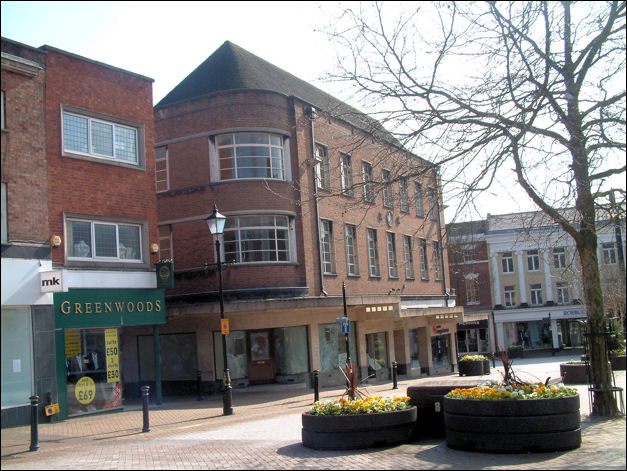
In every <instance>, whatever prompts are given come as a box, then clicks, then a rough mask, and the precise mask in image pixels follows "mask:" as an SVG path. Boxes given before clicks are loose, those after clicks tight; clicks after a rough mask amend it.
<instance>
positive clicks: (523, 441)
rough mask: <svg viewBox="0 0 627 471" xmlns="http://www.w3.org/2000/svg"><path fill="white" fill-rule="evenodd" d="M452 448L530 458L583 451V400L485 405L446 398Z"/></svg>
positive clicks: (472, 401) (490, 403) (523, 401)
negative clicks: (527, 454)
mask: <svg viewBox="0 0 627 471" xmlns="http://www.w3.org/2000/svg"><path fill="white" fill-rule="evenodd" d="M444 427H445V437H446V443H447V445H448V446H450V447H451V448H456V449H461V450H468V451H480V452H494V453H524V452H530V451H531V452H533V451H542V452H545V451H558V450H569V449H572V448H577V447H579V446H580V445H581V415H580V411H579V396H578V395H577V396H570V397H562V398H554V399H529V400H520V401H519V400H503V401H479V400H466V399H452V398H448V397H445V398H444Z"/></svg>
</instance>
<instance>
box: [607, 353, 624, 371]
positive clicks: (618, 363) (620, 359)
mask: <svg viewBox="0 0 627 471" xmlns="http://www.w3.org/2000/svg"><path fill="white" fill-rule="evenodd" d="M610 363H611V364H612V369H613V370H614V371H618V370H624V369H625V355H618V356H615V357H610Z"/></svg>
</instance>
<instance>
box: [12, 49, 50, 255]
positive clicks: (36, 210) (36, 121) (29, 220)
mask: <svg viewBox="0 0 627 471" xmlns="http://www.w3.org/2000/svg"><path fill="white" fill-rule="evenodd" d="M2 52H6V53H8V54H11V55H14V56H17V57H22V58H25V59H28V60H31V61H34V62H37V63H39V64H41V65H42V69H41V70H39V71H38V72H37V75H36V76H31V75H27V74H22V73H17V72H15V71H12V70H10V69H6V68H5V67H4V66H3V67H2V91H3V92H4V95H5V108H6V110H5V127H6V129H5V130H2V182H3V183H5V184H6V186H7V226H8V229H7V231H8V241H9V242H26V243H34V244H45V243H47V241H48V239H49V237H50V236H49V232H48V227H47V226H48V204H47V197H48V195H47V193H48V187H47V166H46V153H45V135H46V133H45V130H44V124H45V123H44V82H45V70H44V69H43V64H44V54H43V53H41V52H40V51H37V50H35V49H33V48H30V47H28V46H23V45H19V44H17V43H13V42H10V41H5V40H2ZM3 62H4V59H3Z"/></svg>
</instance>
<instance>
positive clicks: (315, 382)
mask: <svg viewBox="0 0 627 471" xmlns="http://www.w3.org/2000/svg"><path fill="white" fill-rule="evenodd" d="M319 374H320V372H319V371H318V370H314V371H313V387H314V402H318V401H319V400H320V391H319V390H318V375H319Z"/></svg>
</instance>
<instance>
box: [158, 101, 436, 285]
mask: <svg viewBox="0 0 627 471" xmlns="http://www.w3.org/2000/svg"><path fill="white" fill-rule="evenodd" d="M307 106H308V105H306V104H304V103H302V102H301V101H299V100H298V99H295V98H287V97H284V96H282V95H280V94H276V93H271V92H256V91H245V92H225V93H223V94H215V95H211V96H207V97H202V98H199V99H197V100H193V101H188V102H183V103H179V104H174V105H171V106H169V107H166V108H162V109H157V110H155V132H156V141H157V143H158V145H159V144H163V145H167V146H168V160H169V170H170V191H168V192H164V193H160V194H159V195H158V212H159V221H160V223H168V224H172V237H173V253H174V265H175V270H188V269H191V268H195V267H202V266H203V265H204V264H205V263H207V264H212V263H215V260H214V252H215V251H214V247H213V238H212V236H211V235H210V233H209V231H208V228H207V226H206V223H205V221H204V218H205V217H207V216H208V215H209V214H210V213H211V211H212V209H213V204H214V203H217V205H218V209H219V210H220V212H222V213H225V214H228V213H230V212H237V211H246V210H262V209H266V210H270V211H272V210H280V211H289V212H291V213H293V214H295V215H296V218H295V232H296V250H297V264H296V265H263V266H252V265H249V266H232V267H229V268H228V270H226V271H225V272H224V276H225V288H227V286H228V288H229V289H234V288H254V287H270V286H307V287H309V289H310V291H309V292H310V294H312V295H319V294H320V290H321V288H322V287H321V285H320V273H319V261H318V240H317V227H316V207H315V200H314V196H313V193H314V192H313V182H314V180H313V178H314V177H313V171H314V170H313V167H312V166H311V165H309V164H308V163H307V162H306V159H309V158H311V157H312V139H311V121H310V120H309V119H308V118H307V117H306V116H305V113H304V110H305V108H306V107H307ZM237 128H266V129H278V130H281V131H284V132H287V133H289V136H290V153H291V164H292V167H291V173H292V181H291V182H275V181H272V182H263V181H248V182H246V181H225V182H218V183H211V179H212V178H211V175H210V163H209V142H208V139H209V137H208V135H209V134H211V133H212V132H215V131H218V130H225V129H237ZM314 133H315V140H316V142H318V143H321V144H324V145H326V146H327V147H328V149H329V155H330V158H331V166H330V167H331V174H332V186H333V189H332V191H331V192H329V193H326V194H325V193H323V192H320V200H319V212H320V217H321V218H325V219H330V220H332V221H333V223H334V226H335V254H336V267H337V274H335V275H330V276H327V275H325V276H324V279H323V283H324V288H325V290H326V292H327V293H329V294H341V290H342V281H344V280H346V283H347V289H348V291H349V292H350V294H366V293H372V294H387V293H388V292H389V291H390V290H391V289H395V290H398V293H401V292H402V293H403V294H436V295H441V294H442V293H443V282H442V281H436V280H435V274H434V272H433V263H432V258H431V253H432V247H433V245H432V242H433V241H437V240H438V236H437V223H434V222H432V221H431V220H429V218H420V217H417V216H416V212H415V207H414V204H413V199H412V198H413V182H414V181H416V180H417V179H420V180H421V181H422V183H423V187H424V188H425V190H426V188H428V187H429V186H432V185H433V183H429V180H428V178H431V179H432V178H433V176H432V175H429V176H428V177H422V176H421V177H415V178H412V179H411V180H410V210H409V214H404V213H400V211H399V207H398V199H397V200H396V204H395V208H394V210H393V211H392V212H393V216H394V217H393V219H394V222H393V226H392V227H391V228H388V226H387V225H386V220H385V213H386V212H387V209H385V210H384V208H383V206H382V200H381V196H380V195H378V196H377V201H376V203H375V204H373V205H367V206H364V205H363V204H359V202H360V196H361V194H362V193H361V189H360V188H357V189H356V190H355V198H346V197H343V196H340V195H338V188H339V151H340V150H342V151H346V152H350V153H351V155H352V156H353V179H354V182H355V183H359V182H360V181H361V160H362V159H365V160H368V161H370V162H372V163H373V164H374V165H375V178H379V175H380V164H379V160H381V159H384V158H385V157H387V156H389V150H388V149H386V148H385V147H383V146H381V145H375V144H374V142H371V141H370V140H366V141H365V142H364V143H359V144H357V143H358V142H359V141H361V140H362V139H361V138H362V136H361V135H359V134H358V132H357V131H356V130H355V129H353V128H351V127H350V126H349V125H347V124H346V123H344V122H342V121H340V120H336V119H333V118H330V117H327V116H320V117H319V118H318V119H317V120H316V121H315V122H314ZM398 158H401V157H398ZM402 158H404V159H413V163H414V165H416V166H417V167H418V166H420V165H422V162H420V161H419V160H418V159H417V158H415V157H409V156H408V155H407V154H402ZM431 182H433V180H431ZM394 185H395V190H396V193H397V194H398V189H397V188H398V183H395V184H394ZM425 205H426V199H425ZM397 218H398V222H397ZM344 222H352V223H354V224H357V225H358V255H359V263H360V268H361V276H360V277H350V278H347V277H346V261H345V245H344V237H343V234H344V232H343V231H344ZM366 227H372V228H376V229H377V231H378V241H379V259H380V269H381V276H380V277H379V278H370V277H369V276H368V261H367V245H366ZM386 230H390V231H392V232H394V233H395V234H396V245H397V265H398V271H399V276H398V278H389V277H388V272H387V249H386V239H385V237H386V236H385V232H386ZM403 234H406V235H411V236H412V238H413V242H414V245H413V255H414V271H415V273H416V276H415V279H414V280H408V279H406V277H405V265H404V259H403V239H402V235H403ZM418 238H425V239H427V240H428V242H429V266H430V270H431V272H430V276H429V281H422V280H421V279H420V265H419V256H418ZM444 267H446V269H445V270H444V271H445V273H446V274H448V269H447V261H446V260H445V265H444ZM199 278H202V277H199ZM403 285H404V286H405V287H404V288H403ZM215 289H217V286H216V281H215V276H207V277H206V278H203V279H188V280H181V281H178V282H177V287H176V289H175V291H176V292H179V293H181V292H198V291H207V290H215Z"/></svg>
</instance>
